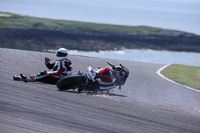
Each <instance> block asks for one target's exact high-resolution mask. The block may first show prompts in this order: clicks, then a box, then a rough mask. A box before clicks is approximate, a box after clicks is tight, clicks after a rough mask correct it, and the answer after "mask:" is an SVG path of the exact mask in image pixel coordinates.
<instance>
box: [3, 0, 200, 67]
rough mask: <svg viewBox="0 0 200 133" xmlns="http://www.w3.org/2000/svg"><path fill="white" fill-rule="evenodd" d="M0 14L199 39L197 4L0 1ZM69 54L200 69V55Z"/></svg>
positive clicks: (179, 0)
mask: <svg viewBox="0 0 200 133" xmlns="http://www.w3.org/2000/svg"><path fill="white" fill-rule="evenodd" d="M0 12H10V13H16V14H20V15H26V16H34V17H41V18H51V19H59V20H71V21H81V22H92V23H102V24H115V25H128V26H141V25H145V26H152V27H158V28H164V29H173V30H179V31H184V32H189V33H194V34H197V35H200V0H0ZM70 53H72V54H76V55H86V56H93V57H103V58H113V59H115V58H116V59H120V60H133V61H141V62H150V63H159V64H172V63H179V64H186V65H195V66H200V63H199V62H200V61H199V59H200V54H199V53H190V52H169V51H155V50H136V49H132V50H128V49H123V50H119V51H99V52H86V51H70Z"/></svg>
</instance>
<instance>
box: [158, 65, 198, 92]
mask: <svg viewBox="0 0 200 133" xmlns="http://www.w3.org/2000/svg"><path fill="white" fill-rule="evenodd" d="M168 66H169V65H165V66H164V67H162V68H160V69H159V70H158V71H157V72H156V73H157V74H158V75H159V76H160V77H162V78H164V79H165V80H167V81H169V82H172V83H174V84H177V85H180V86H184V87H186V88H188V89H190V90H193V91H196V92H200V90H197V89H194V88H191V87H188V86H185V85H182V84H179V83H177V82H174V81H173V80H171V79H168V78H166V77H165V76H164V75H162V74H161V71H162V70H163V69H165V68H166V67H168Z"/></svg>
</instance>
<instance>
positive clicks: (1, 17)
mask: <svg viewBox="0 0 200 133" xmlns="http://www.w3.org/2000/svg"><path fill="white" fill-rule="evenodd" d="M34 24H40V27H37V28H44V27H46V28H48V29H51V30H64V29H67V28H76V29H83V30H109V31H118V32H119V31H121V32H129V33H133V34H160V33H162V34H163V33H167V34H179V32H178V31H174V30H167V29H160V28H154V27H148V26H121V25H109V24H97V23H87V22H77V21H64V20H53V19H44V18H36V17H29V16H20V15H17V14H11V13H4V12H0V27H10V28H36V27H34Z"/></svg>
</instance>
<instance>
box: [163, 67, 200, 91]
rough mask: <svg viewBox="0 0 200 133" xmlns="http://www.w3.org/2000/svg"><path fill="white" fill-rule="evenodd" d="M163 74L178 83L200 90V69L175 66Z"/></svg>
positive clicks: (165, 70) (168, 68) (166, 69)
mask: <svg viewBox="0 0 200 133" xmlns="http://www.w3.org/2000/svg"><path fill="white" fill-rule="evenodd" d="M161 73H162V74H163V75H164V76H165V77H167V78H169V79H171V80H173V81H175V82H177V83H180V84H183V85H186V86H189V87H192V88H195V89H198V90H200V67H195V66H187V65H179V64H173V65H170V66H168V67H167V68H165V69H164V70H162V71H161Z"/></svg>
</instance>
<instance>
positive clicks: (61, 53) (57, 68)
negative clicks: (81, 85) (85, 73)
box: [13, 48, 73, 84]
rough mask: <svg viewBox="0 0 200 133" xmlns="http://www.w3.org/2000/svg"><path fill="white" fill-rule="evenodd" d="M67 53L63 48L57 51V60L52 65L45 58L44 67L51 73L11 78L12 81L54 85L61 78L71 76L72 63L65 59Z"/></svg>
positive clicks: (21, 75)
mask: <svg viewBox="0 0 200 133" xmlns="http://www.w3.org/2000/svg"><path fill="white" fill-rule="evenodd" d="M67 55H68V51H67V50H66V49H65V48H60V49H58V50H57V53H56V56H57V60H56V62H54V63H50V59H49V58H47V57H46V58H45V65H46V66H47V68H48V69H53V71H42V72H40V73H38V74H37V75H31V76H25V75H23V74H20V76H16V75H15V76H13V79H14V80H23V81H25V82H33V81H42V82H48V83H53V84H55V83H56V82H57V81H58V80H59V79H60V78H61V77H63V76H66V75H71V74H72V71H73V69H72V62H71V60H70V59H68V58H67Z"/></svg>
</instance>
